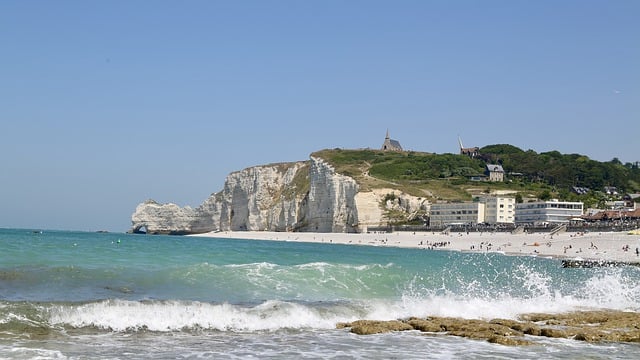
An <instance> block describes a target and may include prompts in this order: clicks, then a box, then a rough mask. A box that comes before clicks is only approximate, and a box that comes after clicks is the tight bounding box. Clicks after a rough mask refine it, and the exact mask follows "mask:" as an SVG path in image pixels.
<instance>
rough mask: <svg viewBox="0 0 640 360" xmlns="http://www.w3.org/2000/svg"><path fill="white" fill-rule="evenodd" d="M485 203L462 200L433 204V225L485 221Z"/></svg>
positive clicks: (431, 216)
mask: <svg viewBox="0 0 640 360" xmlns="http://www.w3.org/2000/svg"><path fill="white" fill-rule="evenodd" d="M484 214H485V204H484V203H481V202H460V203H446V204H431V215H430V220H429V223H430V224H431V226H445V225H464V224H478V223H481V222H484Z"/></svg>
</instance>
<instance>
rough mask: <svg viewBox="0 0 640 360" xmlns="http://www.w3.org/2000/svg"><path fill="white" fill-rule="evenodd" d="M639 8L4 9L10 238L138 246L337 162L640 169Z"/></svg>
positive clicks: (157, 4) (2, 182) (21, 2)
mask: <svg viewBox="0 0 640 360" xmlns="http://www.w3.org/2000/svg"><path fill="white" fill-rule="evenodd" d="M638 19H640V1H636V0H631V1H614V0H602V1H590V0H576V1H551V0H549V1H518V0H505V1H490V0H483V1H448V0H447V1H445V0H443V1H435V0H434V1H428V0H424V1H422V0H421V1H402V0H400V1H371V0H367V1H342V0H340V1H327V0H323V1H265V0H259V1H214V0H207V1H157V0H153V1H117V0H112V1H84V0H78V1H64V0H56V1H44V0H43V1H32V0H16V1H13V0H3V1H0V46H1V47H0V81H1V83H0V159H1V166H2V168H1V169H0V227H25V228H45V229H77V230H100V229H106V230H110V231H126V230H127V229H128V228H129V225H130V217H131V214H132V212H133V211H134V209H135V207H136V205H137V204H138V203H140V202H142V201H144V200H146V199H149V198H153V199H155V200H157V201H159V202H175V203H177V204H180V205H191V206H197V205H199V204H200V203H201V202H202V201H203V200H204V199H205V198H207V197H208V196H209V195H210V194H211V193H213V192H217V191H219V190H221V189H222V186H223V183H224V179H225V177H226V175H227V174H228V173H229V172H232V171H235V170H240V169H243V168H245V167H248V166H252V165H258V164H264V163H273V162H281V161H295V160H305V159H307V158H308V155H309V154H310V153H311V152H313V151H316V150H320V149H323V148H335V147H341V148H363V147H371V148H378V147H379V146H380V145H381V144H382V142H383V140H384V135H385V132H386V130H387V129H389V131H390V132H391V136H392V138H394V139H397V140H399V141H400V142H401V144H402V145H403V147H405V148H406V149H411V150H416V151H428V152H435V153H455V152H457V151H458V149H457V138H458V135H460V136H461V137H462V139H463V141H464V145H465V146H484V145H490V144H499V143H508V144H513V145H515V146H518V147H520V148H522V149H524V150H528V149H532V150H534V151H536V152H544V151H549V150H558V151H560V152H562V153H580V154H584V155H587V156H589V157H590V158H592V159H595V160H599V161H608V160H611V159H612V158H614V157H618V158H619V159H620V160H621V161H623V162H632V161H639V160H640V150H639V147H638V144H639V139H640V125H639V124H640V121H639V120H640V119H639V117H640V21H639V20H638Z"/></svg>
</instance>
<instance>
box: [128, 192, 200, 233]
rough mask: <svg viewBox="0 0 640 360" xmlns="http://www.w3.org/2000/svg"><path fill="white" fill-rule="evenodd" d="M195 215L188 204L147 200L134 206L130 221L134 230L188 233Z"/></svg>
mask: <svg viewBox="0 0 640 360" xmlns="http://www.w3.org/2000/svg"><path fill="white" fill-rule="evenodd" d="M196 216H197V215H196V212H195V211H194V210H193V209H192V208H190V207H188V206H187V207H184V208H181V207H179V206H178V205H176V204H158V203H157V202H155V201H153V200H147V201H145V202H143V203H142V204H140V205H138V206H137V207H136V211H135V212H134V213H133V215H132V216H131V222H132V223H133V225H134V226H133V230H134V231H146V232H148V233H152V234H188V233H191V224H192V223H193V221H194V219H195V218H196ZM158 219H162V221H158Z"/></svg>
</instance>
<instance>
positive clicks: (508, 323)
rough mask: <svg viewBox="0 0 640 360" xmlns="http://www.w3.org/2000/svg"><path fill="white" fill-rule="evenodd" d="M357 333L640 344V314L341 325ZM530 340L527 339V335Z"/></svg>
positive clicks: (590, 313)
mask: <svg viewBox="0 0 640 360" xmlns="http://www.w3.org/2000/svg"><path fill="white" fill-rule="evenodd" d="M337 327H338V328H351V332H353V333H356V334H363V335H364V334H379V333H383V332H389V331H404V330H419V331H421V332H426V333H446V334H448V335H452V336H460V337H466V338H470V339H485V340H487V341H488V342H491V343H495V344H502V345H510V346H517V345H529V344H533V343H535V337H539V336H543V337H549V338H570V339H574V340H576V341H586V342H603V341H604V342H634V343H640V313H636V312H624V311H580V312H571V313H564V314H524V315H522V316H521V317H520V319H519V320H508V319H494V320H491V321H485V320H477V319H460V318H447V317H429V318H425V319H421V318H410V319H408V320H394V321H370V320H359V321H354V322H352V323H342V324H338V325H337ZM525 334H526V335H530V336H531V337H529V338H525V336H524V335H525Z"/></svg>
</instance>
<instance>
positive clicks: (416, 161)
mask: <svg viewBox="0 0 640 360" xmlns="http://www.w3.org/2000/svg"><path fill="white" fill-rule="evenodd" d="M312 156H316V157H320V158H323V159H324V160H325V161H327V162H329V163H330V164H332V165H333V166H334V167H335V168H336V171H337V172H338V173H341V174H344V175H348V176H351V177H353V178H354V179H355V180H356V181H357V182H358V184H359V185H360V187H361V190H362V191H367V190H369V189H373V188H389V187H391V188H396V189H398V190H401V191H404V192H406V193H408V194H411V195H414V196H419V197H426V198H431V199H432V200H451V201H456V200H470V199H471V198H472V196H473V195H477V194H480V193H488V192H491V191H495V190H511V191H516V192H518V195H517V197H518V198H528V197H537V198H542V199H545V198H558V199H561V200H571V201H584V202H585V205H587V206H598V205H599V204H600V205H603V203H604V201H606V200H609V198H608V197H607V195H605V193H604V191H603V190H604V187H605V186H612V187H616V188H617V190H618V192H619V193H620V194H623V193H625V192H628V193H632V192H634V193H637V192H640V169H639V168H638V166H637V164H630V163H627V164H622V163H621V162H620V161H618V160H617V159H614V160H612V161H610V162H598V161H595V160H591V159H589V158H588V157H587V156H584V155H578V154H569V155H567V154H561V153H559V152H557V151H552V152H546V153H540V154H538V153H536V152H535V151H533V150H528V151H523V150H521V149H519V148H517V147H515V146H512V145H505V144H499V145H489V146H485V147H483V148H481V149H480V156H479V157H477V158H470V157H468V156H465V155H458V154H432V153H423V152H413V151H408V152H384V151H379V150H369V149H367V150H342V149H333V150H321V151H318V152H315V153H313V154H312ZM488 163H491V164H501V165H502V167H503V168H504V170H505V173H506V175H505V182H501V183H491V182H485V181H482V182H480V181H473V180H472V177H476V176H479V175H482V174H483V173H484V170H485V165H486V164H488ZM574 186H578V187H583V188H588V189H590V191H588V192H587V193H585V194H581V195H579V194H576V193H574V192H572V191H571V189H572V187H574Z"/></svg>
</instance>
